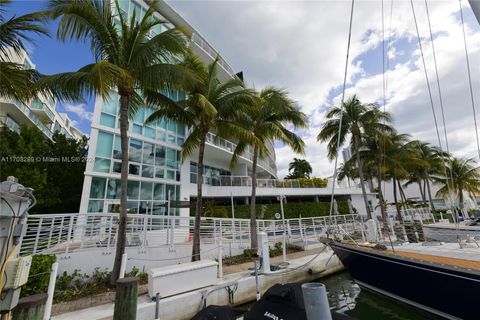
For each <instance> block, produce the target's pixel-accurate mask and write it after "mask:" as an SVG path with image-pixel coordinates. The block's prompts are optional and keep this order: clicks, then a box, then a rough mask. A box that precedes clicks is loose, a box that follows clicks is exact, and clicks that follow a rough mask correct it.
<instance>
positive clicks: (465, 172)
mask: <svg viewBox="0 0 480 320" xmlns="http://www.w3.org/2000/svg"><path fill="white" fill-rule="evenodd" d="M445 165H446V167H447V169H448V175H450V173H451V175H452V178H453V179H452V180H450V177H449V176H447V177H445V175H443V176H442V175H439V176H434V177H432V178H433V180H434V181H435V182H437V183H439V184H441V185H442V187H441V188H440V189H439V190H438V191H437V196H442V197H447V195H449V194H450V188H451V189H452V192H454V193H455V195H456V197H457V200H458V203H459V208H460V210H461V211H463V207H464V204H463V201H464V192H466V193H467V194H468V195H469V197H471V198H472V199H475V196H476V195H479V194H480V167H477V166H476V163H475V161H474V160H473V159H472V158H470V159H463V158H455V157H451V158H448V159H447V161H446V164H445ZM452 200H453V199H452Z"/></svg>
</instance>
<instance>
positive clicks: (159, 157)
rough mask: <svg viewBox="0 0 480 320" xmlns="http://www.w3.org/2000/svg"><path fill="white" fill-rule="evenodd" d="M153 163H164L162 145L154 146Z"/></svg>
mask: <svg viewBox="0 0 480 320" xmlns="http://www.w3.org/2000/svg"><path fill="white" fill-rule="evenodd" d="M155 165H157V166H164V165H165V147H164V146H156V147H155Z"/></svg>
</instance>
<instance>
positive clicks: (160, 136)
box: [157, 129, 165, 141]
mask: <svg viewBox="0 0 480 320" xmlns="http://www.w3.org/2000/svg"><path fill="white" fill-rule="evenodd" d="M157 140H158V141H165V131H163V130H158V129H157Z"/></svg>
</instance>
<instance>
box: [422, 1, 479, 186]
mask: <svg viewBox="0 0 480 320" xmlns="http://www.w3.org/2000/svg"><path fill="white" fill-rule="evenodd" d="M425 9H426V11H427V21H428V29H429V31H430V43H431V45H432V53H433V62H434V65H435V75H436V78H437V88H438V97H439V99H440V110H441V113H442V122H443V134H444V135H445V147H446V149H447V153H448V154H450V148H449V145H448V135H447V124H446V121H445V112H444V107H443V97H442V89H441V86H440V77H439V75H438V65H437V55H436V53H435V44H434V41H433V33H432V24H431V22H430V12H429V10H428V2H427V0H425ZM475 127H476V126H475ZM448 172H449V173H450V182H451V185H452V188H453V174H452V170H451V168H449V170H448ZM445 178H447V185H449V184H448V177H445ZM449 188H450V187H449ZM450 192H451V189H450Z"/></svg>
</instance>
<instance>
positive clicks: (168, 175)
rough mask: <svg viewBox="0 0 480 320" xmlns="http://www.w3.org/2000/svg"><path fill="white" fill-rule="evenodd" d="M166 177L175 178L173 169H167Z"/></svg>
mask: <svg viewBox="0 0 480 320" xmlns="http://www.w3.org/2000/svg"><path fill="white" fill-rule="evenodd" d="M167 179H170V180H174V179H175V171H172V170H167Z"/></svg>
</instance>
